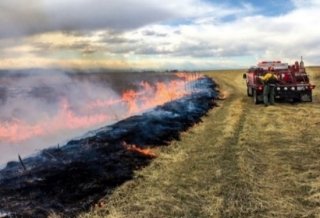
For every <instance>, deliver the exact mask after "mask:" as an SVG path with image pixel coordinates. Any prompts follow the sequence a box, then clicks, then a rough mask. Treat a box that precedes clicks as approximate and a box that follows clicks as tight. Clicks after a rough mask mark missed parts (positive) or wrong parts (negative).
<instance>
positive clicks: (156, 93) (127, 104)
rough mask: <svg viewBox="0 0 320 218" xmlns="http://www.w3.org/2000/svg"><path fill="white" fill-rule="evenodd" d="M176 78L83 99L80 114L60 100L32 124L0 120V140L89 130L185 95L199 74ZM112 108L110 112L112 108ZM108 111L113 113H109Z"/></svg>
mask: <svg viewBox="0 0 320 218" xmlns="http://www.w3.org/2000/svg"><path fill="white" fill-rule="evenodd" d="M177 77H179V79H176V80H171V81H168V82H157V83H155V84H150V83H148V82H141V83H140V87H141V89H139V90H138V91H134V90H127V91H125V92H124V93H123V94H122V95H121V97H120V98H112V99H111V98H109V99H96V100H93V101H91V102H87V103H86V105H85V106H84V107H83V111H84V112H85V113H82V114H77V113H75V112H74V111H73V110H72V108H71V106H70V103H69V102H68V100H67V99H62V100H61V102H60V108H59V110H58V112H57V114H56V115H55V116H53V117H49V116H48V117H45V118H42V120H38V121H37V122H34V123H28V122H27V121H24V120H12V121H5V122H0V141H3V142H8V143H17V142H22V141H25V140H28V139H31V138H33V137H41V136H50V135H53V134H59V133H62V132H64V131H65V130H76V129H85V128H88V129H89V128H92V127H94V126H97V125H105V124H107V123H110V122H112V121H114V120H115V118H116V119H117V120H119V119H123V118H125V117H128V116H131V115H134V114H137V113H141V112H144V111H146V110H149V109H151V108H154V107H155V106H157V105H161V104H164V103H166V102H169V101H173V100H176V99H179V98H181V97H183V96H185V95H187V94H189V93H190V92H191V91H192V90H190V88H189V87H188V86H187V82H189V81H192V80H196V79H198V78H199V77H200V74H195V73H178V74H177ZM113 108H114V111H112V110H113ZM118 109H120V111H121V112H119V110H118ZM108 112H109V113H108ZM112 112H113V113H114V114H110V113H112ZM117 113H121V114H117ZM112 115H113V116H112ZM132 149H134V148H132ZM137 149H139V148H137ZM137 149H136V150H137Z"/></svg>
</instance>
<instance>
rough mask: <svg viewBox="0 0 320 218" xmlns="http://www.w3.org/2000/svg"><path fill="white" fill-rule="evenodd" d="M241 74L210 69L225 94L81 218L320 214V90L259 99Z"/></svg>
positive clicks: (315, 79)
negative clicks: (301, 97) (288, 99)
mask: <svg viewBox="0 0 320 218" xmlns="http://www.w3.org/2000/svg"><path fill="white" fill-rule="evenodd" d="M242 73H243V72H241V71H226V72H214V73H209V75H210V76H212V77H213V78H214V79H215V80H216V81H217V82H218V84H219V85H220V89H221V90H222V92H223V93H224V94H225V96H226V100H223V101H219V102H218V104H219V107H216V108H214V109H213V110H212V111H210V113H209V114H208V116H207V117H205V118H204V120H203V121H204V122H203V123H201V124H199V125H197V126H195V127H194V128H192V129H191V130H189V131H188V132H186V133H184V134H183V135H182V140H181V141H178V142H174V143H173V144H172V145H171V146H169V147H168V148H164V149H162V150H161V151H159V154H160V157H159V158H157V159H156V160H154V162H153V163H152V164H151V165H150V166H149V167H147V168H145V169H144V170H142V171H141V172H138V173H137V175H136V179H135V180H134V181H131V182H129V183H126V184H124V185H123V186H122V187H120V188H119V189H118V190H116V191H115V192H114V193H113V194H112V195H111V197H109V198H108V199H105V200H103V202H104V205H103V206H102V207H96V208H94V209H93V211H92V212H91V213H90V214H86V215H83V217H105V216H106V215H108V216H109V217H320V158H319V157H320V96H319V91H318V90H316V91H315V95H314V102H313V103H299V104H294V105H293V104H290V103H278V104H276V105H275V106H269V107H263V105H254V104H253V101H252V99H251V98H249V97H247V96H246V94H245V93H246V92H245V82H244V81H243V80H242ZM311 73H312V80H313V82H315V83H316V85H317V86H318V89H319V88H320V87H319V85H320V76H319V75H320V70H319V69H314V70H313V71H311Z"/></svg>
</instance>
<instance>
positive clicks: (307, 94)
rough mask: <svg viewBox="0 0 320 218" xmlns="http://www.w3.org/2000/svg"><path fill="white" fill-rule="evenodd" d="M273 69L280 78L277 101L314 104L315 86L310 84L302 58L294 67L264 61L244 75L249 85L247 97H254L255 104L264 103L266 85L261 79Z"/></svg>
mask: <svg viewBox="0 0 320 218" xmlns="http://www.w3.org/2000/svg"><path fill="white" fill-rule="evenodd" d="M271 67H272V68H273V69H274V71H275V75H276V76H277V78H278V84H277V85H276V88H275V98H276V99H283V100H290V101H306V102H312V90H313V89H314V88H315V86H314V85H311V84H310V80H309V76H308V74H307V72H306V70H305V67H304V63H303V60H302V57H301V61H300V63H299V62H298V61H296V62H295V63H294V64H293V65H289V64H288V63H282V62H281V61H262V62H260V63H258V65H257V66H254V67H250V68H249V69H248V70H247V72H246V73H245V74H243V78H244V79H245V80H246V84H247V95H248V96H250V97H253V101H254V103H255V104H259V103H261V102H263V86H264V84H263V82H262V80H261V78H262V76H263V75H264V74H265V73H266V72H267V71H268V69H270V68H271Z"/></svg>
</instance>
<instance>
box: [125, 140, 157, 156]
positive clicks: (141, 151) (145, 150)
mask: <svg viewBox="0 0 320 218" xmlns="http://www.w3.org/2000/svg"><path fill="white" fill-rule="evenodd" d="M123 147H124V148H125V149H126V150H127V151H130V152H133V153H137V154H140V155H142V156H145V157H148V158H156V157H157V155H156V154H155V153H154V152H153V151H152V150H151V149H150V148H141V147H138V146H136V145H128V144H127V143H125V142H124V143H123Z"/></svg>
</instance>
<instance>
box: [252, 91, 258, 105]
mask: <svg viewBox="0 0 320 218" xmlns="http://www.w3.org/2000/svg"><path fill="white" fill-rule="evenodd" d="M253 102H254V103H255V104H259V103H260V101H259V99H258V95H257V91H256V90H253Z"/></svg>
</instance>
